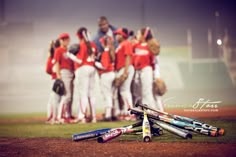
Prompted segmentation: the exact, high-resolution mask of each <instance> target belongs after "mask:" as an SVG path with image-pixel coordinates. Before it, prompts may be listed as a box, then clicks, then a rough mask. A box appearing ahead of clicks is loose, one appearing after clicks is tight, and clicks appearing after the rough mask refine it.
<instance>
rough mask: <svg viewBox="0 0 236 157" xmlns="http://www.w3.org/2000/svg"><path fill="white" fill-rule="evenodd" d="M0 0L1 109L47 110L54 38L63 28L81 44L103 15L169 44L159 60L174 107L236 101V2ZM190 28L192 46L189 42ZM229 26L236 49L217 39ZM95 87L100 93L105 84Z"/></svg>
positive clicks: (226, 103) (8, 110)
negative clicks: (81, 30)
mask: <svg viewBox="0 0 236 157" xmlns="http://www.w3.org/2000/svg"><path fill="white" fill-rule="evenodd" d="M0 2H1V3H0V10H1V11H0V13H1V21H0V73H1V77H0V113H9V112H23V113H25V112H45V111H46V104H47V100H48V96H49V88H50V87H49V85H50V78H49V76H48V75H46V74H45V70H44V69H45V62H46V58H47V48H48V43H49V41H50V40H52V39H55V38H56V37H57V36H58V34H59V33H61V32H69V33H70V34H71V36H72V43H73V42H77V39H76V36H75V32H76V30H77V29H78V27H79V26H86V27H88V28H89V30H90V31H91V32H92V35H94V34H95V33H96V30H97V18H98V17H99V16H101V15H106V16H107V17H108V19H109V21H110V23H111V24H113V25H114V26H117V27H122V26H125V27H128V28H130V29H133V30H137V29H139V28H140V27H143V26H146V25H148V26H150V27H151V28H152V29H153V31H154V33H155V35H156V37H157V38H158V39H159V40H160V43H161V46H162V48H161V55H160V56H161V57H160V58H161V59H160V61H161V63H160V66H161V74H162V76H163V78H164V80H166V83H167V86H168V93H167V94H166V95H165V96H164V100H166V104H167V106H168V107H172V106H173V107H176V106H177V107H178V106H179V107H181V105H182V104H184V106H185V105H188V104H190V105H191V104H193V103H195V102H196V101H197V100H198V99H199V98H204V99H210V100H213V101H222V103H221V104H220V105H233V104H235V102H236V97H235V93H236V88H235V84H234V80H235V73H236V66H235V62H236V53H235V42H233V41H235V39H234V38H233V37H234V36H233V35H235V34H234V33H235V32H233V31H235V30H233V28H235V26H236V25H235V23H234V22H232V21H233V20H232V16H233V15H234V14H235V10H236V9H235V8H234V7H233V5H231V4H233V1H223V0H217V1H214V3H212V2H211V1H204V5H203V3H201V2H203V1H201V0H200V1H196V2H191V3H190V2H189V1H187V0H181V1H170V0H167V1H164V0H161V1H155V0H145V1H144V0H136V1H126V0H120V1H115V0H100V1H92V0H80V1H77V0H70V1H65V0H50V1H47V0H41V1H31V0H7V1H4V0H1V1H0ZM216 11H218V12H219V13H220V15H219V17H218V16H215V12H216ZM209 29H210V30H211V31H212V39H213V42H212V45H211V48H212V53H210V52H209V45H208V39H207V38H208V30H209ZM188 30H189V31H190V32H191V36H192V45H188V42H187V31H188ZM226 30H227V31H226ZM226 32H227V33H228V36H229V37H230V41H232V42H231V43H232V44H230V48H231V49H233V50H232V52H227V49H226V51H223V46H221V47H219V46H217V45H216V39H217V38H221V39H222V40H223V37H224V36H225V34H226ZM189 48H191V49H192V51H191V49H189ZM224 50H225V49H224ZM96 90H97V92H98V93H99V86H98V85H97V88H96ZM97 98H98V104H97V108H98V109H99V108H102V106H103V104H102V100H101V99H100V96H99V94H97ZM74 107H75V108H77V105H74Z"/></svg>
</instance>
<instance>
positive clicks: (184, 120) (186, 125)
mask: <svg viewBox="0 0 236 157" xmlns="http://www.w3.org/2000/svg"><path fill="white" fill-rule="evenodd" d="M135 106H136V108H131V109H130V112H131V114H135V115H136V116H137V117H138V119H140V121H139V122H137V123H135V124H132V125H129V126H124V127H120V128H104V129H100V130H94V131H89V132H84V133H79V134H73V135H72V140H73V141H82V140H87V139H92V138H97V142H99V143H105V142H108V141H110V140H112V139H114V138H117V137H118V136H120V135H122V134H131V133H132V134H137V135H138V134H142V135H143V141H144V142H150V141H152V136H160V135H162V134H163V130H166V131H168V132H171V133H173V134H175V135H178V136H180V137H182V138H184V139H189V138H190V139H191V138H192V132H196V133H199V134H203V135H207V136H212V137H217V136H222V135H224V132H225V131H224V129H222V128H218V127H215V126H211V125H209V124H206V123H204V122H200V121H198V120H196V119H192V118H188V117H183V116H178V115H173V114H169V113H167V112H162V111H159V110H156V109H154V108H152V107H150V106H147V105H143V104H136V105H135Z"/></svg>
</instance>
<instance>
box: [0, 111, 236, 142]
mask: <svg viewBox="0 0 236 157" xmlns="http://www.w3.org/2000/svg"><path fill="white" fill-rule="evenodd" d="M42 116H43V115H42V114H28V115H27V114H26V115H14V116H13V115H2V116H0V119H1V120H5V122H4V123H0V124H1V125H0V137H24V138H35V137H47V138H55V137H59V138H67V139H70V138H71V135H72V134H74V133H81V132H86V131H90V130H95V129H101V128H115V127H121V126H125V125H128V124H132V123H133V122H127V121H123V122H98V123H96V124H91V123H88V124H63V125H62V124H61V125H48V124H45V123H44V122H42V121H35V122H24V121H21V120H23V119H27V118H32V119H34V118H35V119H40V118H41V119H42V118H43V117H42ZM7 119H8V120H10V119H18V120H19V121H16V122H14V121H13V122H9V123H7V122H6V120H7ZM202 121H204V122H207V123H208V124H211V125H214V126H217V127H221V128H224V129H225V130H226V134H225V135H224V136H221V137H208V136H204V135H200V134H197V133H193V139H192V140H190V139H189V140H185V139H182V138H180V137H178V136H176V135H173V134H171V133H169V132H167V131H164V134H163V135H162V136H160V137H154V138H153V141H159V142H172V141H178V142H186V141H188V142H215V143H236V134H235V133H236V125H235V124H236V119H234V118H231V119H211V120H206V119H203V120H202ZM116 140H122V141H132V140H134V141H142V137H141V135H123V136H121V137H119V138H118V139H116Z"/></svg>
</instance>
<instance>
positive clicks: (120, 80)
mask: <svg viewBox="0 0 236 157" xmlns="http://www.w3.org/2000/svg"><path fill="white" fill-rule="evenodd" d="M127 77H128V75H126V74H123V75H121V76H120V77H117V78H115V80H114V82H113V84H114V86H115V87H120V86H121V85H122V84H123V83H124V82H125V80H126V79H127Z"/></svg>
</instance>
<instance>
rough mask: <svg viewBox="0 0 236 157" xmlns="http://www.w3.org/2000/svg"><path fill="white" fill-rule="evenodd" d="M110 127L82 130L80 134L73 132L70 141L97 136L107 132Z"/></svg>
mask: <svg viewBox="0 0 236 157" xmlns="http://www.w3.org/2000/svg"><path fill="white" fill-rule="evenodd" d="M110 130H111V128H104V129H99V130H93V131H89V132H84V133H80V134H73V135H72V141H82V140H87V139H91V138H95V137H99V136H101V135H103V134H105V133H107V132H109V131H110Z"/></svg>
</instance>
